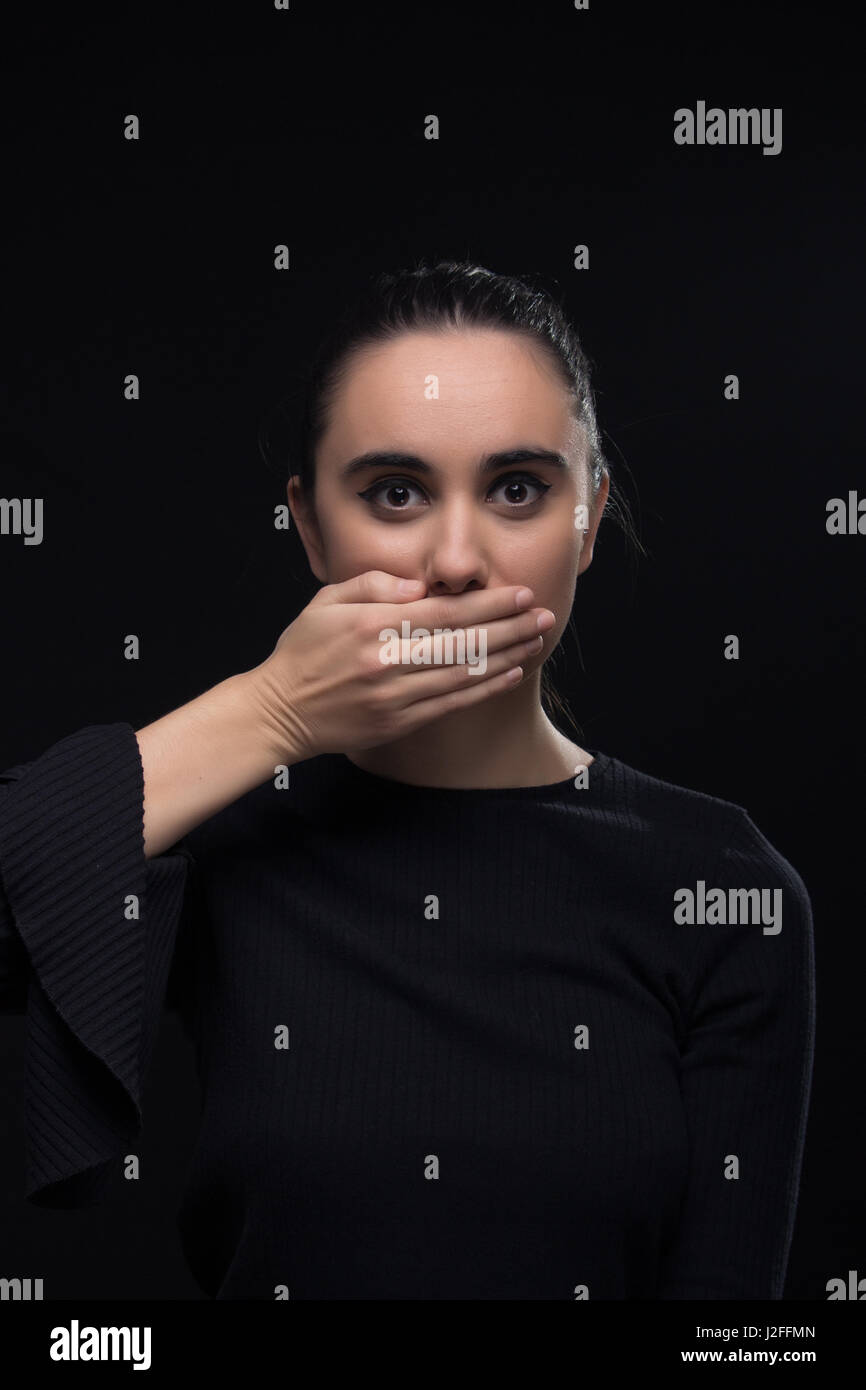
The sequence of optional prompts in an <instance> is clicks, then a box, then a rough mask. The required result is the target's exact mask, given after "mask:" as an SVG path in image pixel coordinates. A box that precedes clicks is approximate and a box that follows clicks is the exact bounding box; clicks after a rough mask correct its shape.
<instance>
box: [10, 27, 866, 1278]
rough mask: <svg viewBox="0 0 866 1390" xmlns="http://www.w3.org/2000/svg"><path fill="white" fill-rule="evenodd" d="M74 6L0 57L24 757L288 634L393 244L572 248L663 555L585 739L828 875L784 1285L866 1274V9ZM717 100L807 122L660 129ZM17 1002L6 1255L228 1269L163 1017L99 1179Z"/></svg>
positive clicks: (570, 272) (597, 592)
mask: <svg viewBox="0 0 866 1390" xmlns="http://www.w3.org/2000/svg"><path fill="white" fill-rule="evenodd" d="M73 10H74V13H73ZM83 10H84V7H64V8H61V7H57V9H56V12H55V11H53V10H52V9H51V8H47V9H46V8H43V7H40V9H39V13H38V14H36V13H34V14H32V15H31V16H30V17H29V18H27V19H22V18H21V17H19V18H18V19H17V20H16V21H15V23H14V25H10V26H9V27H7V29H6V31H5V34H4V38H5V43H4V45H3V53H2V59H0V63H2V68H0V77H2V81H0V87H2V98H0V100H2V119H3V143H4V151H3V185H4V194H5V198H4V203H5V212H4V215H3V237H4V241H5V248H4V251H3V280H4V289H3V320H4V329H3V334H2V338H3V352H4V357H5V361H4V363H3V370H2V375H0V392H2V397H0V404H2V410H3V420H2V426H0V448H2V454H0V468H2V472H0V495H2V496H5V497H37V496H39V497H43V498H44V499H45V503H44V506H45V535H44V539H43V543H42V544H41V545H39V546H25V545H24V544H23V540H22V538H21V537H15V536H3V537H0V579H2V599H3V602H2V645H0V651H2V654H3V666H4V678H3V682H2V690H3V719H2V726H0V766H2V767H6V766H9V765H11V764H13V763H18V762H23V761H25V760H27V759H30V758H33V757H36V756H38V754H39V753H40V752H42V751H43V750H44V749H45V748H47V747H48V746H49V745H50V744H51V743H53V742H54V741H56V740H57V739H59V738H61V737H63V736H64V735H66V734H68V733H71V732H73V731H74V730H75V729H78V728H80V727H82V726H83V725H86V724H96V723H102V722H113V721H115V720H125V721H128V722H130V723H131V724H132V725H133V726H134V727H136V728H139V727H141V726H142V725H144V724H146V723H148V722H150V721H151V720H153V719H155V718H157V717H158V716H159V715H160V714H163V713H165V712H166V711H167V710H169V709H172V708H174V707H176V706H177V705H179V704H181V703H183V702H185V701H187V700H189V699H191V698H192V697H193V696H194V695H196V694H198V693H200V692H201V691H203V690H205V689H206V688H208V687H209V686H211V685H213V684H214V683H215V682H216V681H218V680H221V679H222V678H224V677H225V676H227V675H229V674H231V673H232V672H235V671H240V670H246V669H248V668H249V667H251V666H252V665H255V664H257V663H258V662H259V661H261V660H263V659H264V657H265V656H266V655H267V654H268V652H269V651H270V650H271V648H272V646H273V644H274V641H275V640H276V637H277V636H278V634H279V632H280V631H281V630H282V629H283V628H284V627H285V626H286V625H287V624H288V623H289V622H290V621H291V620H292V619H293V618H294V617H295V616H296V614H297V613H298V612H299V611H300V609H301V608H302V607H303V606H304V605H305V604H306V603H307V602H308V601H309V599H310V598H311V597H312V595H313V593H314V592H315V590H316V587H317V585H316V582H315V580H313V578H312V576H311V575H310V573H309V570H308V567H307V563H306V559H305V556H304V553H303V550H302V547H301V546H300V543H299V541H298V539H297V537H296V536H295V535H294V533H291V534H289V535H288V536H287V535H286V534H285V533H283V532H276V531H275V530H274V529H273V524H272V518H273V508H274V506H275V505H277V504H278V503H279V502H281V501H283V500H284V496H285V494H284V488H283V487H282V486H281V484H280V481H279V479H278V478H277V477H276V476H275V475H274V474H273V473H272V472H269V471H268V469H267V468H266V467H265V465H264V463H263V461H262V458H261V456H260V453H259V450H258V444H257V432H258V428H259V425H260V422H261V420H262V418H263V417H264V416H265V414H266V413H267V412H268V411H269V410H270V409H271V408H272V407H273V405H274V404H275V402H276V401H277V400H278V399H280V398H281V397H282V396H284V395H285V394H286V393H287V392H290V391H292V390H294V389H295V388H296V384H297V381H298V379H299V373H300V372H301V370H302V369H303V366H304V364H305V362H306V361H307V358H308V354H309V351H310V347H311V345H312V344H313V342H314V341H315V340H316V339H317V337H318V335H319V333H320V331H322V330H323V329H324V328H325V327H326V326H327V324H328V321H329V319H330V318H331V316H332V315H333V313H334V312H335V311H336V310H337V309H338V308H340V307H341V306H342V304H343V302H344V301H345V300H346V298H347V297H349V296H351V295H352V294H354V293H355V292H356V291H357V290H358V289H359V288H360V284H361V281H362V280H363V279H364V278H365V277H366V276H368V275H370V274H372V273H374V272H375V271H377V270H380V269H388V270H394V269H398V268H400V267H403V266H405V265H409V264H411V263H412V262H414V261H415V259H416V258H418V257H424V258H426V259H429V260H432V259H436V258H439V257H454V258H457V259H461V258H464V257H469V258H471V259H473V260H477V261H480V262H481V263H482V264H484V265H487V266H489V267H490V268H491V269H493V270H498V271H503V272H507V273H518V274H519V273H521V272H524V271H533V272H541V273H543V274H544V275H546V276H547V277H548V278H549V280H550V281H552V282H553V284H554V288H561V290H562V291H563V292H564V295H565V298H566V303H567V307H568V309H569V312H570V315H571V317H572V319H573V321H574V322H575V324H576V326H577V328H578V330H579V332H580V334H581V338H582V341H583V343H584V346H585V348H586V350H587V352H588V353H589V355H590V357H591V359H592V361H593V363H594V364H595V386H596V391H597V404H598V415H599V423H600V425H601V427H602V429H603V431H604V443H605V447H606V451H607V454H608V457H609V458H610V460H611V462H612V464H613V469H614V476H615V477H616V478H617V479H618V481H619V483H620V485H621V487H623V488H624V490H625V491H626V494H627V495H628V496H629V497H630V499H631V501H632V506H633V508H634V509H635V510H636V513H637V515H638V517H639V520H640V524H641V534H642V539H643V541H644V544H645V545H646V546H647V548H648V550H649V551H650V557H649V559H645V560H641V562H640V563H639V565H638V566H637V568H635V565H634V563H633V561H632V559H631V557H630V555H629V553H628V552H627V550H626V547H625V545H624V542H623V540H622V538H621V536H620V534H619V533H618V532H617V530H616V529H615V527H614V526H613V524H612V523H610V522H608V521H605V522H604V523H603V525H602V531H601V539H600V542H599V543H598V545H597V547H596V553H595V558H594V561H593V564H592V566H591V568H590V569H589V571H588V572H587V574H586V575H585V576H584V577H583V578H582V579H581V581H580V584H579V586H578V592H577V600H576V604H575V610H574V611H575V623H576V626H577V631H578V634H579V639H580V651H581V655H582V660H581V659H579V658H578V657H577V655H576V653H575V649H574V645H573V643H572V641H571V640H570V639H569V641H568V642H567V644H566V651H565V654H564V655H563V657H561V658H560V659H559V660H558V662H557V666H556V679H557V684H558V686H559V688H560V689H561V690H562V691H563V692H564V693H565V694H566V695H567V696H568V698H569V700H570V703H571V706H572V708H573V709H574V711H575V713H576V716H577V718H578V720H579V722H580V727H581V729H582V731H583V742H584V744H585V745H588V746H590V747H593V748H600V749H602V750H603V751H605V752H608V753H611V754H614V755H615V756H617V757H619V758H621V759H623V760H624V761H626V762H629V763H631V764H632V765H634V766H636V767H639V768H641V769H643V770H644V771H647V772H650V773H653V774H655V775H656V776H659V777H663V778H665V779H666V780H668V781H673V782H677V783H680V784H681V785H685V786H690V787H695V788H698V789H700V790H703V791H707V792H711V793H713V794H714V795H717V796H721V797H724V798H726V799H728V800H731V801H734V802H736V803H737V804H739V805H742V806H745V807H746V808H747V809H748V811H749V813H750V815H751V816H752V818H753V819H754V820H755V822H756V824H757V825H758V826H759V827H760V828H761V830H762V831H763V832H764V833H765V834H766V835H767V837H768V838H769V839H770V840H771V841H772V843H773V844H774V845H775V846H776V847H777V848H778V849H779V850H780V851H781V853H782V854H783V855H784V856H785V857H786V858H787V859H789V860H790V861H791V863H792V864H793V865H794V866H795V867H796V869H797V870H798V872H799V873H800V874H801V876H802V877H803V879H804V881H805V883H806V885H807V888H808V890H809V893H810V896H811V899H812V904H813V910H814V917H815V940H816V957H817V975H818V1020H817V1024H818V1026H817V1040H816V1063H815V1074H814V1081H813V1090H812V1106H811V1113H810V1121H809V1130H808V1134H807V1141H806V1152H805V1162H804V1169H803V1178H802V1185H801V1194H800V1207H799V1214H798V1220H797V1226H796V1230H795V1236H794V1243H793V1247H792V1251H791V1259H790V1265H789V1272H788V1283H787V1289H786V1296H787V1297H788V1298H798V1299H825V1298H826V1292H825V1286H826V1282H827V1280H828V1279H830V1278H834V1277H842V1278H845V1277H847V1271H848V1270H849V1269H852V1268H853V1269H857V1270H858V1271H859V1274H860V1276H861V1277H863V1276H864V1275H866V1242H864V1222H863V1187H864V1184H863V1173H864V1157H866V1153H864V1150H866V1144H864V1109H863V1090H864V1088H863V1081H862V1076H863V1061H864V1022H863V1018H864V1009H863V1004H862V992H863V991H862V970H863V965H864V950H863V943H862V933H863V928H864V910H863V896H864V895H863V879H862V872H863V849H862V839H863V834H862V831H863V821H862V816H861V810H860V802H861V798H860V792H861V789H862V787H863V785H864V771H866V769H864V759H863V754H862V749H861V740H860V733H861V727H862V706H863V622H862V616H863V593H864V583H863V575H864V550H866V536H859V535H858V536H829V535H828V534H827V532H826V528H825V521H826V506H827V502H828V500H829V499H830V498H832V497H843V498H847V495H848V491H849V489H855V490H856V489H859V491H860V494H861V495H863V494H866V472H864V467H863V443H862V433H863V427H862V400H863V385H862V383H863V365H864V364H863V353H862V350H861V343H862V336H863V319H864V315H863V310H864V304H863V274H862V244H863V228H864V219H863V185H864V162H863V145H864V139H863V115H862V108H861V106H860V104H859V100H858V95H857V94H858V91H859V90H860V89H861V87H862V81H861V78H860V74H859V70H858V66H857V54H858V52H859V46H858V43H857V41H856V40H855V37H854V33H853V32H852V28H851V26H852V23H853V19H852V18H851V16H855V15H856V10H854V9H850V10H847V11H846V8H845V7H844V6H839V7H836V8H834V7H833V6H830V5H821V6H814V5H803V6H799V5H796V4H784V5H781V4H779V5H776V4H763V5H756V4H750V5H745V4H724V5H722V4H718V5H710V6H703V5H695V4H692V5H691V6H685V5H673V6H671V5H654V4H653V5H650V4H647V5H645V6H642V7H641V6H634V5H632V6H628V7H623V6H621V5H617V4H604V3H599V2H598V0H591V6H590V9H589V10H588V11H586V12H579V11H576V10H574V9H573V7H571V6H570V5H569V4H568V3H561V4H546V5H541V6H540V7H539V8H533V7H531V6H528V5H527V6H515V7H506V6H500V5H494V4H476V5H459V6H448V5H442V4H438V3H437V4H436V5H435V6H431V7H423V6H421V7H415V6H408V5H403V6H396V5H395V6H382V5H376V6H372V5H348V4H344V5H324V4H322V3H319V4H313V3H308V4H303V3H299V0H292V5H291V9H290V10H289V11H288V12H278V11H275V10H274V9H273V7H272V5H269V4H266V3H255V4H251V3H247V4H234V5H228V6H225V7H222V8H221V9H219V10H216V9H213V10H212V9H211V7H209V6H206V5H192V4H187V5H180V6H177V7H172V8H171V9H169V8H168V7H160V6H154V5H147V6H129V7H124V9H123V11H122V12H117V11H113V12H110V13H109V12H106V13H105V15H102V14H99V15H93V14H88V13H85V12H83ZM699 99H703V100H705V101H706V102H707V105H708V106H710V105H718V106H722V107H724V108H728V107H734V106H757V107H770V108H773V107H782V108H783V112H784V115H783V126H782V135H783V146H782V152H781V153H780V154H779V155H777V156H769V155H767V156H765V155H763V154H762V151H761V148H760V147H759V146H757V147H754V146H753V147H749V146H743V147H725V146H716V147H710V146H705V147H681V146H677V145H675V144H674V140H673V112H674V111H675V109H676V108H678V107H681V106H688V107H691V108H694V106H695V105H696V103H697V101H698V100H699ZM128 113H136V114H137V115H138V116H139V117H140V120H141V139H140V140H139V141H137V142H129V141H127V140H125V139H124V138H123V118H124V116H125V115H127V114H128ZM430 113H435V114H436V115H437V116H438V117H439V119H440V138H439V140H438V141H430V140H426V139H425V138H424V122H425V117H426V116H427V115H428V114H430ZM282 242H285V243H287V244H288V245H289V247H290V253H291V270H289V271H286V272H279V271H276V270H275V269H274V268H273V247H274V246H275V245H276V244H277V243H282ZM577 243H586V244H588V246H589V248H590V269H589V270H588V271H575V270H574V269H573V267H572V259H573V252H572V248H573V247H574V246H575V245H576V244H577ZM129 372H134V373H136V374H138V375H139V376H140V378H141V385H142V397H141V400H140V401H139V402H135V403H130V402H127V401H126V400H124V397H123V378H124V376H125V375H126V374H127V373H129ZM731 372H734V373H736V374H737V375H738V376H739V379H740V391H741V398H740V400H739V401H736V402H730V401H726V400H725V399H724V396H723V383H724V377H725V376H726V374H728V373H731ZM630 479H633V482H631V483H630ZM130 632H135V633H138V634H139V635H140V636H141V639H142V655H141V659H140V660H139V661H137V662H129V661H126V660H124V658H123V638H124V636H125V634H127V633H130ZM728 633H736V634H738V635H739V636H740V639H741V655H740V659H739V661H736V662H731V661H725V660H724V659H723V658H722V655H721V653H722V646H723V639H724V637H725V635H726V634H728ZM566 658H567V659H566ZM0 1040H2V1055H3V1066H2V1082H0V1104H2V1115H3V1133H4V1143H3V1145H2V1153H0V1228H2V1231H3V1235H2V1242H0V1275H5V1276H7V1277H12V1276H13V1275H17V1276H19V1277H27V1276H30V1277H33V1278H36V1277H42V1278H43V1279H44V1280H45V1297H46V1298H63V1297H73V1296H74V1297H84V1298H103V1297H108V1298H142V1297H150V1298H172V1299H174V1298H198V1297H201V1295H200V1293H199V1291H198V1290H197V1288H196V1285H195V1283H194V1281H193V1280H192V1277H191V1275H190V1274H189V1273H188V1271H187V1270H186V1268H185V1266H184V1263H183V1259H182V1256H181V1253H180V1248H179V1244H178V1241H177V1237H176V1234H175V1231H174V1225H173V1213H174V1210H175V1207H176V1205H177V1202H178V1200H179V1196H180V1192H181V1189H182V1186H183V1178H184V1165H185V1163H186V1160H187V1158H188V1156H189V1154H190V1152H191V1148H192V1143H193V1139H194V1134H195V1111H196V1105H197V1089H196V1083H195V1077H194V1068H193V1058H192V1052H191V1047H190V1045H189V1044H188V1043H187V1041H186V1039H185V1038H184V1037H183V1035H182V1033H181V1032H180V1029H179V1026H178V1025H177V1024H176V1020H175V1019H174V1017H166V1019H165V1020H164V1022H163V1027H162V1032H161V1035H160V1044H159V1048H158V1052H157V1055H156V1059H155V1063H154V1066H153V1069H152V1071H151V1074H150V1079H149V1084H148V1088H147V1092H146V1096H145V1117H146V1122H145V1128H144V1133H143V1135H142V1139H141V1143H140V1144H139V1146H138V1151H139V1153H140V1156H141V1160H142V1169H143V1172H144V1173H146V1174H147V1179H146V1181H145V1180H143V1181H141V1182H139V1183H134V1184H128V1185H126V1188H125V1190H120V1191H118V1192H117V1194H116V1196H115V1197H114V1198H113V1199H112V1201H111V1203H110V1204H109V1205H107V1206H105V1207H100V1208H96V1209H93V1210H91V1211H82V1212H49V1211H41V1210H38V1209H35V1208H31V1207H30V1206H29V1205H28V1204H27V1203H26V1202H25V1201H24V1198H23V1189H24V1132H23V1097H22V1095H21V1080H22V1075H23V1052H24V1027H23V1019H21V1018H19V1017H10V1018H4V1019H2V1020H0Z"/></svg>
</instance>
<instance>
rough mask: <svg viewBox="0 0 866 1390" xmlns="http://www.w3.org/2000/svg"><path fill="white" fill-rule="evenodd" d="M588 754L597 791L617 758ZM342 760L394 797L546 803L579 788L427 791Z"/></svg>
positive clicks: (570, 782) (569, 783)
mask: <svg viewBox="0 0 866 1390" xmlns="http://www.w3.org/2000/svg"><path fill="white" fill-rule="evenodd" d="M586 752H587V753H589V754H591V755H592V758H593V761H592V763H591V764H590V765H589V790H594V789H595V788H596V787H598V785H599V784H600V783H601V784H605V783H606V781H607V776H608V773H609V772H610V768H611V765H612V763H613V762H614V761H615V759H614V758H612V757H611V756H609V755H608V754H607V753H601V752H599V750H598V749H597V748H587V749H586ZM339 756H340V759H341V761H342V763H343V765H344V768H345V770H346V772H347V773H348V775H349V776H350V777H353V778H354V779H355V780H356V781H357V782H358V783H359V784H363V783H366V784H367V786H368V787H371V788H372V787H378V788H379V790H380V791H384V790H386V789H387V791H388V792H389V793H390V794H392V795H393V794H396V793H399V794H400V795H406V796H415V797H419V796H426V797H431V798H434V799H440V798H447V797H459V798H462V799H464V800H470V799H475V800H498V799H501V798H502V797H506V796H510V797H520V798H522V799H524V800H542V799H544V798H548V799H550V798H551V797H553V798H557V797H564V796H565V795H566V794H568V795H569V796H570V797H573V795H574V791H575V786H574V777H573V776H571V777H566V778H564V779H563V780H562V781H561V782H542V783H540V784H539V785H538V786H532V787H427V786H424V785H420V784H418V783H415V782H400V781H398V780H397V778H395V777H383V776H381V775H380V774H379V773H378V772H368V771H367V770H366V768H363V767H358V765H357V763H353V762H352V760H351V758H349V757H347V756H346V754H345V753H341V754H340V755H339Z"/></svg>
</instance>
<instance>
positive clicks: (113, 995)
mask: <svg viewBox="0 0 866 1390" xmlns="http://www.w3.org/2000/svg"><path fill="white" fill-rule="evenodd" d="M143 796H144V779H143V770H142V764H141V757H140V753H139V748H138V740H137V739H136V737H135V732H134V730H133V728H132V726H131V725H129V724H124V723H118V724H102V725H92V726H89V727H87V728H84V729H81V730H78V731H77V732H75V733H73V734H71V735H69V736H68V737H66V738H64V739H61V740H60V741H59V742H58V743H55V744H53V745H52V746H51V747H50V748H48V749H47V751H46V752H45V753H43V754H42V755H41V756H40V757H39V758H37V759H35V761H33V762H30V763H25V764H21V765H19V766H17V767H13V768H9V769H7V770H6V771H5V772H4V773H2V774H0V972H2V978H0V1003H2V1006H3V1007H4V1008H5V1009H6V1010H7V1011H8V1010H16V1009H18V1010H24V1011H26V1015H27V1046H26V1064H25V1106H24V1108H25V1123H26V1132H27V1166H26V1187H25V1195H26V1196H27V1197H28V1198H29V1199H30V1201H32V1202H33V1203H35V1204H36V1205H38V1206H49V1207H77V1206H84V1205H91V1204H92V1203H93V1202H95V1201H98V1200H100V1198H101V1197H102V1196H103V1195H104V1193H105V1190H106V1188H107V1185H108V1182H109V1180H110V1177H111V1173H112V1170H113V1169H115V1168H116V1166H117V1162H118V1159H119V1157H120V1156H122V1154H123V1153H125V1152H127V1151H128V1149H129V1146H130V1145H131V1144H132V1143H133V1141H134V1139H135V1137H136V1135H137V1134H138V1133H139V1130H140V1127H141V1120H142V1115H141V1092H142V1082H143V1078H144V1076H145V1073H146V1071H147V1067H148V1064H149V1061H150V1057H151V1053H152V1049H153V1044H154V1042H155V1038H156V1031H157V1025H158V1022H159V1017H160V1013H161V1009H162V1005H163V1003H164V1002H165V1003H167V1002H168V1000H167V998H166V992H167V986H168V983H169V979H170V976H171V977H172V978H173V970H172V962H173V955H174V948H175V941H176V936H177V930H178V924H179V922H180V920H181V916H182V910H183V904H184V897H185V891H186V885H187V880H188V877H189V875H190V867H191V864H192V859H191V856H190V854H189V851H188V850H187V849H185V848H184V847H183V842H181V843H180V845H179V846H178V847H177V849H176V850H175V849H173V850H172V852H170V853H168V854H165V855H161V856H158V857H156V858H153V859H150V860H148V859H146V858H145V855H144V833H143ZM175 1002H177V1001H175Z"/></svg>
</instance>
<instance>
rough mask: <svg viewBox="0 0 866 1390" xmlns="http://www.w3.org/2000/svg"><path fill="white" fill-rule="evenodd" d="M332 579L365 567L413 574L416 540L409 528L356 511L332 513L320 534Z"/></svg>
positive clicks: (337, 580)
mask: <svg viewBox="0 0 866 1390" xmlns="http://www.w3.org/2000/svg"><path fill="white" fill-rule="evenodd" d="M322 539H323V542H324V546H325V558H326V562H327V566H328V572H329V573H330V574H333V576H334V578H333V579H332V581H331V582H332V583H342V582H343V580H346V579H353V578H354V577H355V575H358V574H363V573H364V572H365V570H386V571H387V572H388V573H389V574H399V575H405V576H407V577H410V578H411V577H412V576H414V575H416V574H417V572H418V557H417V554H416V551H417V543H416V542H415V541H414V540H412V539H411V538H410V528H409V527H403V526H383V525H382V524H381V523H380V524H378V525H373V524H372V523H370V522H369V521H368V522H366V524H365V520H364V518H363V517H362V516H359V515H358V514H357V513H356V512H354V511H353V512H352V513H351V514H347V513H346V512H345V511H344V512H342V513H341V515H340V517H339V518H335V517H332V519H331V524H330V525H329V526H328V527H327V528H326V529H325V530H324V532H323V536H322Z"/></svg>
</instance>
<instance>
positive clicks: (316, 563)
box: [286, 474, 328, 584]
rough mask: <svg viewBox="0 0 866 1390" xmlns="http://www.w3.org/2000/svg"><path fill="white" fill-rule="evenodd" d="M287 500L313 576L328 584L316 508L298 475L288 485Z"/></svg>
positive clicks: (293, 476)
mask: <svg viewBox="0 0 866 1390" xmlns="http://www.w3.org/2000/svg"><path fill="white" fill-rule="evenodd" d="M286 498H287V501H288V504H289V511H290V512H291V514H292V517H293V518H294V522H295V526H296V527H297V529H298V535H299V536H300V538H301V543H302V545H303V547H304V550H305V551H306V553H307V560H308V562H309V566H310V569H311V570H312V571H313V574H314V575H315V576H316V578H317V579H318V581H319V583H320V584H327V582H328V579H327V574H326V570H325V551H324V546H323V545H322V534H321V532H320V530H319V523H318V521H317V519H316V511H315V507H314V506H313V502H312V498H311V497H307V496H306V495H305V493H304V489H303V487H302V486H301V480H300V478H299V477H298V476H297V475H296V474H293V475H292V477H291V478H289V481H288V483H287V484H286Z"/></svg>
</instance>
